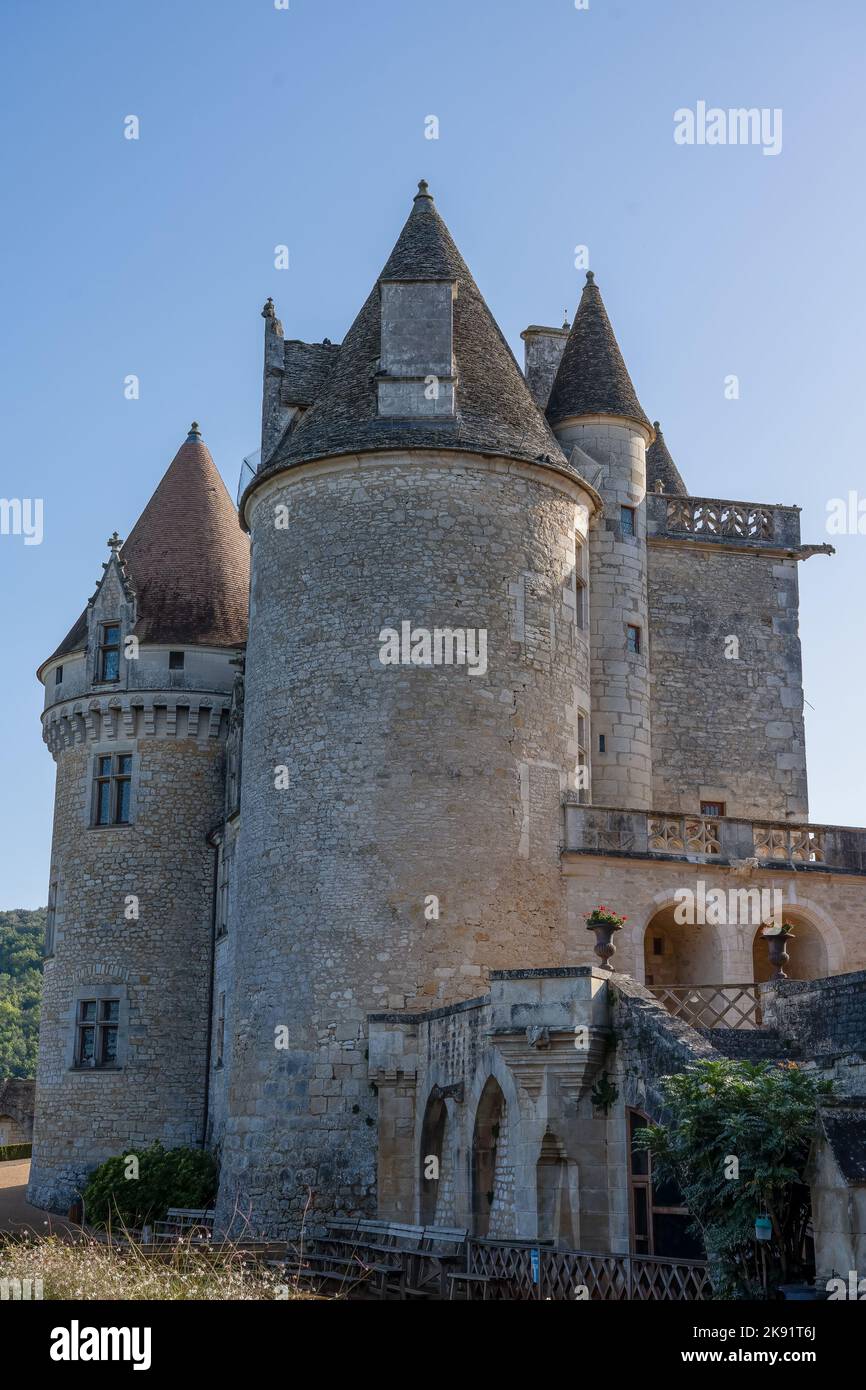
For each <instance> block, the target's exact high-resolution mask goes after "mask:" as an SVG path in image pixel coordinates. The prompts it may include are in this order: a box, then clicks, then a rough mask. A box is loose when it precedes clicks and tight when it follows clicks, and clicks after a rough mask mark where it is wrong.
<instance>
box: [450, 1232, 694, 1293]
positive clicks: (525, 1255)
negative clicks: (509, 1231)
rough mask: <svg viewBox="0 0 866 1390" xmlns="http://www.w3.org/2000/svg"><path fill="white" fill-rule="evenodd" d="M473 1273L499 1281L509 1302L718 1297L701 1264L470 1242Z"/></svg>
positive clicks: (501, 1289) (470, 1265)
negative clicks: (524, 1300)
mask: <svg viewBox="0 0 866 1390" xmlns="http://www.w3.org/2000/svg"><path fill="white" fill-rule="evenodd" d="M469 1271H470V1273H472V1274H486V1275H487V1276H488V1278H490V1279H492V1280H495V1281H496V1285H495V1293H494V1294H493V1296H494V1297H498V1298H500V1299H507V1300H523V1299H553V1300H554V1301H565V1300H568V1301H572V1300H576V1299H583V1298H586V1297H587V1296H588V1297H589V1298H590V1299H591V1300H594V1301H600V1300H619V1299H636V1300H649V1301H660V1302H665V1301H671V1300H676V1301H677V1302H694V1301H701V1300H703V1299H710V1298H712V1296H713V1291H712V1285H711V1283H710V1275H709V1266H708V1265H707V1264H706V1263H705V1262H704V1261H701V1260H665V1259H657V1258H655V1257H654V1256H651V1255H605V1254H599V1253H594V1252H592V1251H588V1250H550V1249H547V1248H545V1247H544V1246H541V1247H535V1248H534V1249H533V1248H532V1247H531V1246H529V1245H527V1244H526V1243H525V1242H520V1243H517V1244H514V1245H509V1244H508V1243H507V1242H504V1243H501V1244H500V1243H498V1242H497V1243H494V1242H493V1241H482V1242H478V1241H470V1244H469ZM584 1290H585V1291H586V1292H584Z"/></svg>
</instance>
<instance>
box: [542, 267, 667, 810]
mask: <svg viewBox="0 0 866 1390" xmlns="http://www.w3.org/2000/svg"><path fill="white" fill-rule="evenodd" d="M547 418H548V420H549V422H550V424H551V427H552V428H553V430H554V432H555V434H556V437H557V439H558V440H559V443H560V445H561V447H562V449H563V451H564V452H565V454H566V455H567V456H568V457H569V458H570V460H571V462H572V464H573V465H574V466H575V467H577V468H578V469H579V470H580V471H581V472H583V473H584V475H585V476H587V477H588V478H589V479H590V480H591V481H592V482H593V483H594V484H595V486H596V488H597V489H598V491H599V493H600V494H601V497H602V499H603V503H604V511H603V514H602V515H600V516H598V517H597V519H596V521H595V522H594V524H593V526H592V529H591V532H590V543H589V591H590V594H591V596H592V598H591V604H590V614H589V622H590V631H591V651H592V667H591V685H592V750H591V758H592V800H593V802H594V803H595V804H597V805H600V806H617V807H623V808H634V809H638V810H648V809H649V808H650V807H651V805H652V757H651V743H650V688H649V686H650V683H649V607H648V600H647V543H646V506H645V499H646V490H647V460H646V450H647V446H648V445H649V444H651V443H652V441H653V437H654V436H653V429H652V426H651V425H650V422H649V420H648V419H647V417H646V415H645V414H644V412H643V409H642V407H641V404H640V401H639V400H638V398H637V395H636V393H635V389H634V387H633V385H632V383H631V378H630V377H629V374H628V370H627V368H626V365H625V363H624V361H623V358H622V353H621V352H620V350H619V345H618V343H617V341H616V338H615V337H614V333H613V329H612V328H611V325H610V320H609V318H608V316H607V311H606V310H605V307H604V303H603V301H602V298H601V292H600V290H599V288H598V286H597V285H596V284H595V279H594V276H593V273H592V271H591V270H589V271H587V275H586V285H585V287H584V290H583V294H582V296H581V300H580V306H579V308H578V310H577V313H576V314H575V318H574V323H573V325H572V328H571V332H570V334H569V337H568V341H567V342H566V344H565V348H564V350H563V353H562V359H561V361H560V363H559V368H558V371H557V373H556V377H555V379H554V382H553V387H552V389H551V392H550V398H549V400H548V403H547Z"/></svg>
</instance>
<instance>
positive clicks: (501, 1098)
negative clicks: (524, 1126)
mask: <svg viewBox="0 0 866 1390" xmlns="http://www.w3.org/2000/svg"><path fill="white" fill-rule="evenodd" d="M506 1108H507V1107H506V1102H505V1094H504V1092H503V1090H502V1087H501V1086H500V1084H499V1082H498V1081H497V1080H496V1077H495V1076H488V1078H487V1080H486V1082H485V1083H484V1089H483V1090H482V1092H481V1098H480V1100H479V1102H478V1109H477V1110H476V1112H475V1124H474V1126H473V1130H472V1184H471V1216H472V1233H473V1235H476V1236H486V1235H487V1234H488V1232H489V1230H490V1224H491V1215H492V1209H493V1203H494V1200H495V1195H496V1177H497V1158H498V1156H499V1154H500V1151H501V1143H502V1139H503V1137H504V1132H505V1122H506Z"/></svg>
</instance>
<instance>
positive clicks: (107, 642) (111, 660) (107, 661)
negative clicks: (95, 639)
mask: <svg viewBox="0 0 866 1390" xmlns="http://www.w3.org/2000/svg"><path fill="white" fill-rule="evenodd" d="M99 679H100V680H101V681H116V680H119V679H120V624H119V623H103V624H102V641H101V642H100V644H99Z"/></svg>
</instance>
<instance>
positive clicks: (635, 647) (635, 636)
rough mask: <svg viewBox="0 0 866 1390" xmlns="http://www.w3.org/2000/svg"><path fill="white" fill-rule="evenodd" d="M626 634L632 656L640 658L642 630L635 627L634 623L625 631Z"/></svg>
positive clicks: (627, 645) (627, 644)
mask: <svg viewBox="0 0 866 1390" xmlns="http://www.w3.org/2000/svg"><path fill="white" fill-rule="evenodd" d="M625 634H626V647H627V649H628V651H629V652H630V653H631V654H632V656H638V655H639V653H640V628H639V627H635V626H634V624H633V623H629V624H628V626H627V628H626V630H625Z"/></svg>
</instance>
